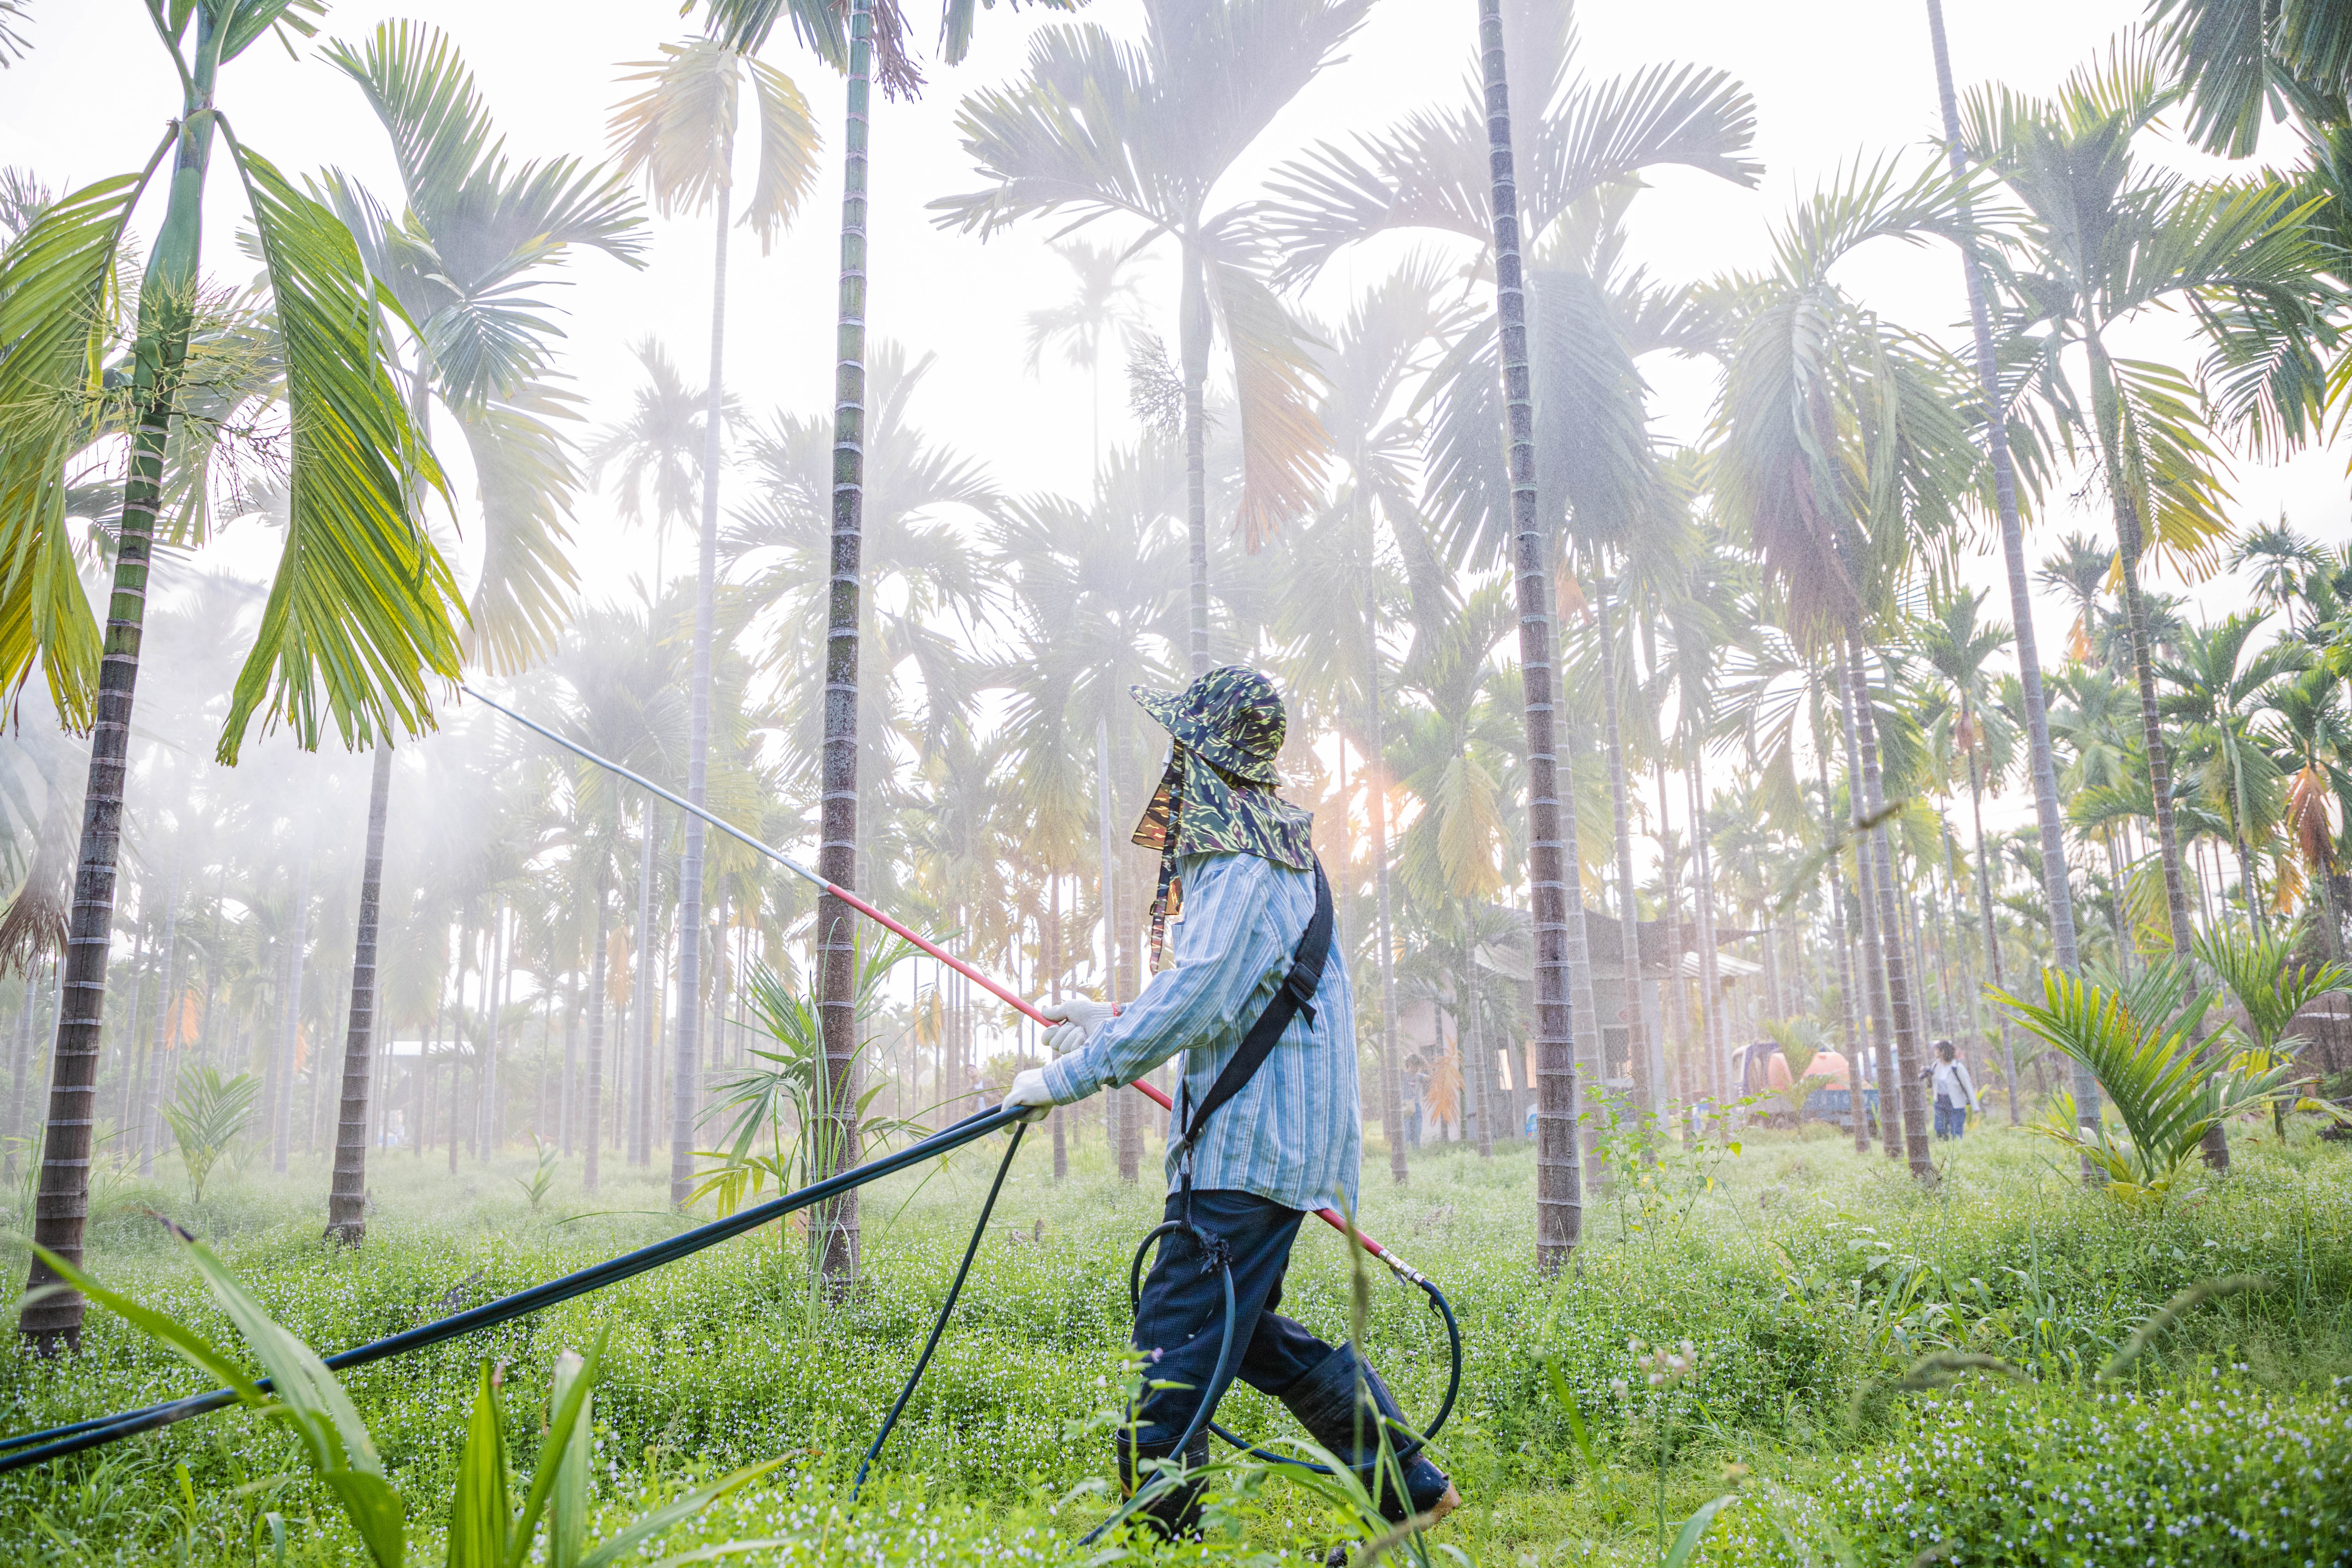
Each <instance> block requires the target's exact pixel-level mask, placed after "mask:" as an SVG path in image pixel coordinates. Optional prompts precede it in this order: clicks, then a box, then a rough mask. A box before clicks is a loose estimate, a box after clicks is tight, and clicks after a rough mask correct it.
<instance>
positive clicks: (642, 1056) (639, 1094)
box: [482, 800, 663, 1165]
mask: <svg viewBox="0 0 2352 1568" xmlns="http://www.w3.org/2000/svg"><path fill="white" fill-rule="evenodd" d="M645 812H646V816H645V837H644V838H643V840H642V841H641V842H640V843H639V844H638V846H637V951H636V953H635V960H634V963H633V965H632V973H631V976H630V978H631V984H630V986H629V1002H630V1005H631V1006H632V1007H633V1008H634V1010H635V1013H636V1026H637V1050H636V1068H637V1083H636V1088H635V1089H634V1090H633V1091H632V1092H631V1094H630V1096H629V1099H630V1102H631V1103H630V1107H629V1112H628V1126H629V1163H630V1164H632V1165H644V1164H649V1163H652V1160H653V1149H652V1143H653V1129H652V1126H651V1125H650V1122H651V1118H652V1115H653V1110H652V1104H653V1097H654V1095H655V1093H656V1086H657V1085H659V1083H660V1082H661V1074H660V1073H658V1072H656V1070H655V1067H654V1053H655V1052H656V1050H657V1049H659V1048H660V1045H661V1036H660V1033H659V1031H660V1028H661V1017H662V1011H663V1008H662V994H661V986H660V983H659V981H658V980H657V979H656V974H655V963H654V829H655V827H656V826H657V825H658V824H659V822H660V813H659V810H658V808H657V807H656V805H654V803H653V802H652V801H651V800H647V801H646V805H645ZM482 994H483V995H484V996H486V997H487V996H488V994H489V984H488V979H487V977H486V978H485V980H484V982H483V985H482Z"/></svg>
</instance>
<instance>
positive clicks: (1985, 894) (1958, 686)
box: [1919, 594, 2018, 1127]
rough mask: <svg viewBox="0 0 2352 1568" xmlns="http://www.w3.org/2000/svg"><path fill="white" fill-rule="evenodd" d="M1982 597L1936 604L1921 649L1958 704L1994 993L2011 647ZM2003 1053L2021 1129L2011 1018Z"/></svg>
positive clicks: (2004, 985)
mask: <svg viewBox="0 0 2352 1568" xmlns="http://www.w3.org/2000/svg"><path fill="white" fill-rule="evenodd" d="M1984 598H1985V596H1984V595H1981V594H1974V595H1969V594H1956V595H1950V596H1949V597H1948V598H1945V599H1944V600H1942V601H1941V602H1940V603H1938V604H1937V605H1935V606H1934V610H1935V613H1934V615H1933V616H1931V617H1930V618H1929V619H1927V621H1925V622H1924V623H1923V624H1922V625H1921V626H1920V628H1919V629H1920V633H1921V636H1920V638H1919V651H1920V652H1921V654H1922V655H1924V656H1925V657H1926V658H1927V665H1928V668H1931V669H1933V670H1934V671H1935V672H1936V673H1937V675H1938V676H1939V677H1941V678H1942V679H1943V680H1944V681H1945V683H1946V684H1947V685H1948V686H1949V687H1950V688H1951V692H1952V700H1953V702H1954V704H1955V706H1956V713H1955V723H1954V726H1953V743H1954V745H1955V746H1956V747H1957V748H1958V750H1959V751H1960V752H1962V753H1963V754H1965V755H1966V756H1967V758H1968V763H1969V813H1970V816H1971V817H1972V819H1973V820H1974V822H1975V824H1976V844H1977V848H1976V882H1977V910H1978V913H1979V915H1980V916H1981V917H1982V918H1983V921H1984V945H1985V973H1987V974H1988V975H1989V976H1990V978H1991V983H1992V984H1993V986H1994V988H1995V989H1997V990H2002V991H2006V990H2007V989H2008V988H2009V982H2008V980H2007V979H2006V978H2004V977H2003V976H2002V974H2001V972H2000V933H1999V932H1998V931H1996V929H1995V928H1994V925H1993V918H1992V857H1991V855H1990V853H1988V851H1987V849H1986V847H1985V826H1984V791H1985V783H1986V777H1985V767H1984V762H1985V754H1986V751H1987V743H1986V723H1987V713H1986V710H1987V709H1988V708H1990V707H1991V706H1993V703H1992V701H1991V697H1992V693H1991V692H1990V680H1989V678H1988V670H1987V668H1986V665H1987V661H1989V660H1990V658H1992V657H1993V655H1995V654H1997V653H1999V652H2000V650H2001V649H2002V648H2004V647H2009V646H2010V643H2011V637H2010V634H2009V629H2008V628H2007V627H2006V626H1999V625H1996V624H1992V623H1979V621H1978V619H1977V614H1978V612H1979V610H1980V609H1981V608H1982V607H1983V605H1984ZM2000 1053H2001V1061H2002V1063H2003V1069H2004V1071H2005V1072H2006V1074H2007V1076H2008V1079H2009V1121H2010V1125H2011V1126H2012V1127H2013V1126H2015V1125H2017V1121H2018V1107H2017V1051H2016V1047H2014V1046H2013V1045H2012V1044H2011V1040H2010V1035H2009V1015H2008V1014H2007V1013H2006V1012H2004V1013H2002V1014H2001V1015H2000Z"/></svg>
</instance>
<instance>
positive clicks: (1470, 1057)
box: [1454, 899, 1495, 1160]
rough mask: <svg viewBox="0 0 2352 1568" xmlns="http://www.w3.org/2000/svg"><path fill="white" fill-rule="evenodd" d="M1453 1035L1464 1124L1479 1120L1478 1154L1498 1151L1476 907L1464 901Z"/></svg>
mask: <svg viewBox="0 0 2352 1568" xmlns="http://www.w3.org/2000/svg"><path fill="white" fill-rule="evenodd" d="M1454 1045H1455V1047H1456V1049H1457V1051H1458V1052H1459V1054H1460V1056H1461V1058H1462V1100H1463V1110H1464V1121H1463V1125H1464V1128H1465V1131H1466V1130H1467V1128H1468V1125H1469V1119H1470V1118H1472V1117H1475V1118H1476V1119H1477V1122H1478V1133H1477V1140H1476V1141H1477V1144H1478V1157H1479V1158H1480V1159H1482V1160H1486V1159H1492V1158H1493V1157H1494V1154H1495V1094H1494V1090H1493V1089H1492V1088H1491V1087H1490V1085H1489V1084H1488V1081H1487V1080H1488V1079H1491V1078H1493V1077H1494V1066H1495V1060H1494V1053H1493V1052H1492V1051H1490V1050H1488V1049H1487V1048H1486V1030H1485V1027H1484V1026H1483V1024H1482V1022H1481V1020H1480V1017H1479V1007H1478V923H1477V915H1476V910H1475V906H1474V905H1473V904H1472V903H1471V901H1470V900H1467V899H1465V900H1462V973H1461V974H1460V976H1459V977H1457V979H1456V980H1455V982H1454Z"/></svg>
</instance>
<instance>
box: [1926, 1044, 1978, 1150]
mask: <svg viewBox="0 0 2352 1568" xmlns="http://www.w3.org/2000/svg"><path fill="white" fill-rule="evenodd" d="M1927 1079H1928V1083H1929V1085H1930V1089H1931V1091H1932V1092H1933V1093H1934V1095H1935V1097H1936V1136H1937V1137H1938V1138H1958V1137H1959V1136H1960V1135H1961V1134H1962V1133H1964V1132H1966V1131H1968V1130H1969V1111H1971V1110H1975V1109H1976V1108H1977V1085H1976V1080H1975V1079H1972V1078H1970V1077H1969V1064H1968V1063H1966V1062H1964V1061H1962V1060H1960V1054H1959V1052H1958V1050H1956V1049H1954V1048H1953V1046H1952V1042H1951V1041H1949V1040H1937V1042H1936V1065H1935V1066H1934V1067H1932V1068H1928V1069H1927Z"/></svg>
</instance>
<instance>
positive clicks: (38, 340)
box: [0, 151, 161, 729]
mask: <svg viewBox="0 0 2352 1568" xmlns="http://www.w3.org/2000/svg"><path fill="white" fill-rule="evenodd" d="M157 156H159V157H160V156H161V153H160V151H159V153H158V154H157ZM153 167H154V165H153V164H152V163H150V164H149V165H148V168H149V171H150V172H152V169H153ZM146 182H147V174H121V175H117V176H115V177H113V178H111V179H107V180H100V181H99V182H98V183H97V184H92V185H88V186H85V187H84V188H82V189H81V190H79V191H76V192H74V193H73V194H72V195H68V196H65V197H63V198H61V199H60V200H58V201H57V202H55V203H53V204H51V205H49V206H48V207H47V208H46V209H45V210H44V211H43V212H42V213H41V215H40V216H39V217H37V219H35V220H34V223H33V225H32V226H31V227H30V228H28V229H26V231H25V233H24V234H23V235H22V236H20V237H18V238H17V240H16V243H14V244H13V245H11V246H9V247H8V248H7V249H6V250H5V252H0V691H5V694H6V700H9V701H14V700H15V699H16V696H17V695H18V694H19V693H20V692H21V690H22V689H23V687H24V684H25V682H26V680H27V679H30V677H31V675H32V670H33V667H34V665H35V664H36V663H38V664H39V665H40V667H41V670H42V673H43V676H44V678H45V679H47V684H48V688H49V695H50V697H51V699H52V700H54V701H55V702H56V704H57V709H58V713H59V714H60V715H61V716H62V717H63V718H64V719H65V721H67V722H68V724H69V725H71V726H72V727H74V728H77V729H79V728H84V727H87V726H88V724H89V721H90V716H91V711H92V707H91V705H92V703H93V702H94V701H95V700H96V697H97V689H98V661H99V632H98V623H97V620H96V618H95V617H94V616H92V615H91V614H90V609H89V599H88V598H87V597H86V596H85V595H83V593H82V588H81V581H80V578H79V574H78V573H77V570H76V568H77V564H78V563H77V561H76V559H75V552H74V548H73V542H72V538H71V536H70V534H69V533H68V530H67V527H66V517H67V491H68V485H67V482H66V472H65V469H66V464H67V463H68V461H69V460H70V459H71V458H73V456H74V455H75V454H76V453H77V452H79V451H80V450H81V449H82V448H83V447H86V446H88V445H89V442H90V441H91V439H93V438H94V437H95V436H96V435H97V433H98V431H99V428H100V422H101V417H102V405H103V399H104V395H105V392H104V379H103V376H104V363H103V360H104V355H105V353H106V351H107V348H108V344H109V342H110V338H111V336H112V332H113V328H114V324H115V317H116V315H117V311H118V304H117V300H116V293H115V290H116V288H117V282H116V279H117V269H116V265H115V262H116V258H117V257H118V256H119V255H120V253H121V247H122V243H123V231H124V227H125V226H126V225H127V224H128V222H129V220H130V216H131V207H132V206H133V205H135V204H136V203H137V201H138V199H139V194H140V192H141V191H142V189H143V188H144V187H145V185H146Z"/></svg>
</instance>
